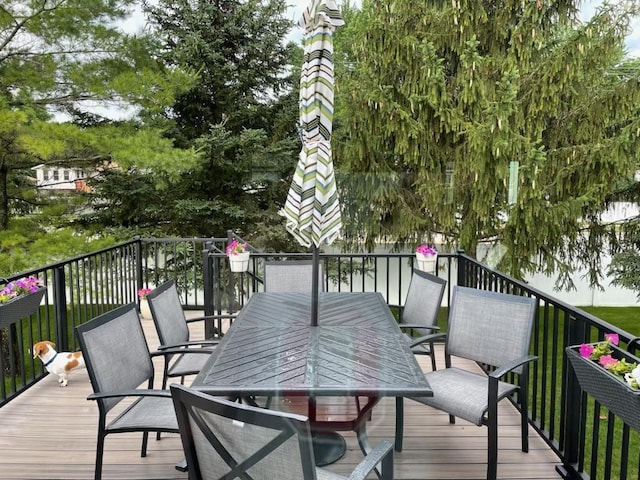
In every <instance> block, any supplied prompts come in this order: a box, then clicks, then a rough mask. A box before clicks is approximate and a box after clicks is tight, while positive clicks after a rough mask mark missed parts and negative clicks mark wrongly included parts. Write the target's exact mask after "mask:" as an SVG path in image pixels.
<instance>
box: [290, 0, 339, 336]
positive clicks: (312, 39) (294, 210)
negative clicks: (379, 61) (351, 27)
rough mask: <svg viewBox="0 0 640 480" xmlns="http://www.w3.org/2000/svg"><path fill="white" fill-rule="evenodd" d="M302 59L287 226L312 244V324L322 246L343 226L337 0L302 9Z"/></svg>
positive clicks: (305, 243)
mask: <svg viewBox="0 0 640 480" xmlns="http://www.w3.org/2000/svg"><path fill="white" fill-rule="evenodd" d="M300 23H301V25H302V26H303V28H304V30H305V33H304V41H303V43H304V63H303V65H302V73H301V76H300V105H299V106H300V129H301V135H302V150H301V151H300V158H299V160H298V164H297V167H296V171H295V174H294V176H293V181H292V182H291V188H290V189H289V194H288V195H287V199H286V202H285V206H284V209H283V215H284V216H285V218H286V221H287V224H286V226H287V230H288V231H289V232H290V233H291V234H292V235H293V236H294V237H295V238H296V239H297V240H298V241H299V242H300V244H301V245H303V246H307V247H308V246H312V247H313V254H314V255H313V257H314V262H313V264H314V272H313V280H312V281H313V286H312V304H311V323H312V325H317V323H318V290H319V286H318V275H317V269H318V263H319V258H318V248H319V247H320V245H322V244H327V245H329V244H331V243H332V242H333V241H334V240H335V239H336V238H337V236H338V234H339V232H340V228H341V227H342V219H341V216H340V203H339V199H338V191H337V188H336V181H335V174H334V171H333V161H332V159H331V130H332V123H333V97H334V76H333V32H334V31H335V29H336V28H337V27H339V26H341V25H343V24H344V22H343V20H342V17H341V15H340V10H339V9H338V6H337V4H336V2H335V1H334V0H312V1H311V3H310V5H309V6H308V7H307V9H306V10H305V11H304V13H303V16H302V19H301V22H300Z"/></svg>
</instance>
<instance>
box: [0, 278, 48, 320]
mask: <svg viewBox="0 0 640 480" xmlns="http://www.w3.org/2000/svg"><path fill="white" fill-rule="evenodd" d="M46 291H47V289H46V288H45V287H40V288H39V289H38V290H36V291H35V292H30V293H26V294H22V295H19V296H17V297H14V298H12V299H11V300H9V301H8V302H5V303H0V328H3V327H6V326H7V325H11V324H12V323H16V322H18V321H19V320H21V319H23V318H25V317H28V316H29V315H32V314H34V313H35V312H36V310H38V307H40V302H41V301H42V297H44V294H45V292H46Z"/></svg>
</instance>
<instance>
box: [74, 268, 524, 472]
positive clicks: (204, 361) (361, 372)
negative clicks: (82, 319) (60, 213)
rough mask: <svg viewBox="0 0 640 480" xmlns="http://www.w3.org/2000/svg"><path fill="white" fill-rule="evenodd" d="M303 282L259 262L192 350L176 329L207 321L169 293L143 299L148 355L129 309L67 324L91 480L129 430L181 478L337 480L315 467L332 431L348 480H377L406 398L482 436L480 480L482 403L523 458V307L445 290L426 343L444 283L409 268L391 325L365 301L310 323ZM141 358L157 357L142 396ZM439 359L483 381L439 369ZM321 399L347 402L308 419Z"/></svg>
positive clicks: (303, 277) (170, 289)
mask: <svg viewBox="0 0 640 480" xmlns="http://www.w3.org/2000/svg"><path fill="white" fill-rule="evenodd" d="M314 272H315V273H317V274H319V275H323V274H324V273H323V272H322V271H321V270H320V272H318V271H317V268H316V269H315V270H314V269H313V265H312V262H307V261H272V262H265V269H264V283H263V289H262V290H261V291H259V292H256V293H253V294H252V295H251V296H250V298H249V301H248V302H247V303H246V305H245V306H244V307H243V308H242V309H241V310H240V312H238V314H237V316H236V317H235V318H234V319H233V321H232V322H231V324H230V327H229V328H228V329H226V330H225V331H216V332H215V336H214V337H213V338H209V339H206V340H200V339H197V340H196V339H193V338H190V329H189V324H190V322H192V321H196V320H198V321H200V320H207V318H198V319H190V320H189V321H188V320H187V319H186V317H185V314H184V311H183V309H182V306H181V304H180V297H179V294H178V290H177V287H176V284H175V283H174V282H173V281H168V282H166V283H164V284H162V285H160V286H158V287H156V288H155V289H153V290H152V291H151V292H150V293H149V294H148V296H147V300H148V302H149V306H150V309H151V314H152V318H153V321H154V324H155V327H156V330H157V333H158V337H159V340H160V346H159V348H158V349H157V350H156V351H152V352H150V351H149V348H148V343H147V340H146V338H145V334H144V332H143V328H142V325H141V322H140V318H139V314H138V311H137V306H136V304H135V303H132V304H129V305H125V306H122V307H119V308H116V309H114V310H112V311H109V312H107V313H104V314H102V315H100V316H98V317H96V318H94V319H93V320H91V321H89V322H86V323H84V324H81V325H79V326H78V327H76V333H77V336H78V340H79V343H80V346H81V348H82V350H83V353H84V355H85V362H86V364H87V369H88V372H89V377H90V380H91V384H92V387H93V390H94V393H93V394H91V395H90V397H89V399H90V400H95V401H96V402H97V405H98V408H99V421H98V442H97V452H96V465H95V478H96V479H100V478H101V475H102V463H103V451H104V443H105V437H106V436H107V435H109V434H113V433H121V432H134V431H140V432H143V441H142V448H141V455H142V456H145V455H146V451H147V447H148V436H149V434H150V433H156V436H157V438H158V439H160V437H161V434H162V433H164V432H169V433H177V434H179V435H180V438H181V441H182V445H183V450H184V455H185V459H184V461H183V462H180V463H179V464H177V465H176V468H178V469H181V470H186V471H187V472H188V475H189V478H193V479H196V478H198V479H199V478H205V479H209V478H211V479H214V478H215V479H218V478H266V477H267V476H269V477H271V478H291V479H294V478H295V479H300V478H304V479H314V478H329V479H333V478H336V479H337V478H345V477H342V476H340V475H337V474H335V473H333V472H330V471H328V470H326V469H325V468H322V467H325V466H327V465H331V464H332V463H334V462H337V461H338V460H339V459H340V458H342V456H343V455H344V453H345V449H346V445H345V441H344V438H343V437H342V435H340V433H339V432H347V431H352V432H355V434H356V438H357V442H358V445H359V447H360V449H361V451H362V454H363V459H362V461H361V463H360V464H359V465H358V466H357V467H356V468H355V470H354V472H353V474H352V475H351V477H350V478H373V477H372V476H377V477H378V478H381V479H391V478H394V475H393V456H394V450H395V451H402V448H403V427H404V422H405V419H404V418H403V406H404V399H405V398H407V399H410V401H416V402H419V403H422V404H425V405H427V406H430V407H433V408H436V409H438V410H441V411H444V412H446V413H448V414H449V420H450V422H451V423H453V422H454V421H455V417H458V418H461V419H464V420H467V421H469V422H471V423H473V424H476V425H479V426H481V425H486V426H487V427H488V436H487V439H488V443H487V478H488V479H495V478H496V476H497V465H498V463H497V452H498V450H497V441H498V436H497V428H498V423H497V403H498V402H499V401H500V400H502V399H504V398H506V397H510V398H512V399H513V400H514V401H517V402H518V403H519V407H520V411H521V412H522V418H521V421H522V430H521V440H522V451H524V452H526V451H527V450H528V438H527V432H528V428H527V417H526V415H527V404H526V399H527V397H528V395H527V390H526V389H527V383H528V382H527V366H528V365H529V363H530V362H532V361H534V360H535V357H533V356H531V355H529V342H530V337H531V331H532V326H533V321H534V316H535V312H536V300H535V299H533V298H530V297H525V296H518V295H512V294H506V293H497V292H490V291H484V290H478V289H473V288H467V287H459V286H456V287H454V288H453V294H452V299H451V303H450V307H449V314H448V322H447V329H446V330H447V331H446V333H445V332H440V331H439V329H438V327H437V317H438V313H439V311H440V308H441V305H442V299H443V294H444V291H445V286H446V281H445V280H443V279H441V278H439V277H438V276H436V275H434V274H432V273H427V272H423V271H419V270H414V272H413V274H412V277H411V283H410V285H409V288H408V292H407V295H406V298H405V299H404V302H403V305H402V307H401V308H400V310H399V316H398V318H396V317H395V316H394V315H393V313H392V311H391V309H390V308H389V306H388V305H387V303H386V302H385V300H384V298H383V296H382V295H381V294H379V293H375V292H367V293H364V292H363V293H354V292H349V293H343V292H325V291H321V292H319V294H318V301H317V309H318V311H317V325H314V324H312V323H311V317H312V311H311V310H312V308H314V307H312V301H311V300H312V299H311V297H312V295H311V291H310V280H311V278H312V275H314ZM318 284H320V285H323V284H324V283H323V282H318ZM435 342H444V348H445V362H444V365H437V364H436V363H437V362H436V356H435V351H434V343H435ZM418 355H427V356H429V357H430V363H431V369H429V370H428V371H426V372H424V371H423V369H422V368H421V366H420V364H419V363H418V361H417V360H416V356H418ZM155 357H162V359H163V372H162V386H161V388H156V389H154V362H153V359H154V358H155ZM453 357H462V358H465V359H468V360H472V361H475V362H478V364H480V365H483V366H484V367H485V370H484V371H473V372H471V371H467V370H463V369H461V368H458V367H456V366H452V358H453ZM507 374H508V375H507ZM185 377H187V378H188V379H189V385H188V386H187V385H185V383H186V382H185ZM516 392H517V393H518V394H517V395H514V393H516ZM294 397H296V398H301V399H304V402H305V405H306V407H307V408H306V410H307V411H306V412H305V413H304V414H301V413H300V412H297V413H296V412H290V411H286V409H283V408H281V406H282V402H279V401H278V400H279V399H282V398H294ZM326 397H341V398H344V399H345V400H349V401H353V402H354V403H355V405H356V410H355V411H356V412H357V413H356V415H354V417H353V418H344V419H343V418H341V419H339V420H333V419H325V418H320V417H318V416H317V412H316V409H317V402H318V401H319V400H321V399H322V398H326ZM384 397H392V398H395V410H396V415H395V417H396V419H395V438H394V439H388V440H384V441H382V442H379V443H378V444H377V445H371V444H370V442H369V438H368V434H367V424H368V423H370V422H371V421H372V419H373V418H375V415H376V409H375V407H376V405H378V404H379V402H380V400H381V399H383V398H384ZM123 400H125V401H124V402H123ZM123 405H125V406H124V407H123ZM116 407H118V408H116ZM114 412H115V413H114ZM283 470H284V471H283Z"/></svg>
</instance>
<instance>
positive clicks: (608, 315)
mask: <svg viewBox="0 0 640 480" xmlns="http://www.w3.org/2000/svg"><path fill="white" fill-rule="evenodd" d="M578 308H580V309H581V310H584V311H585V312H588V313H590V314H591V315H594V316H596V317H598V318H600V319H602V320H604V321H605V322H609V323H610V324H612V325H615V326H616V327H618V328H621V329H622V330H626V331H627V332H629V333H631V334H633V335H635V336H638V337H640V307H578Z"/></svg>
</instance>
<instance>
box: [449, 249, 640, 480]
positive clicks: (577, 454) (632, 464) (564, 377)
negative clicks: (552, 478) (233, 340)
mask: <svg viewBox="0 0 640 480" xmlns="http://www.w3.org/2000/svg"><path fill="white" fill-rule="evenodd" d="M458 266H459V270H458V283H459V284H461V285H466V286H470V287H475V288H481V289H485V290H493V291H502V292H508V293H514V294H517V295H526V296H530V297H534V298H536V299H537V300H538V317H537V322H536V325H535V326H534V331H533V337H532V345H531V350H532V353H533V354H534V355H537V356H538V357H539V359H538V361H537V362H535V363H534V365H533V368H532V372H531V374H530V377H531V380H530V382H531V388H530V392H531V398H530V399H529V405H530V408H531V411H530V415H529V418H530V423H531V425H532V426H533V427H534V428H535V429H536V430H537V431H538V433H539V434H540V435H541V436H542V438H544V439H545V441H546V442H547V443H548V445H549V446H550V447H551V448H552V449H553V450H554V451H555V452H556V453H557V454H558V456H559V457H560V459H561V461H562V464H561V465H559V466H558V468H557V471H558V473H559V474H560V475H561V476H562V477H564V478H572V479H586V478H592V479H605V480H608V479H612V478H615V479H620V480H624V479H627V478H634V479H637V478H639V477H640V463H639V461H638V459H639V454H640V434H639V433H638V432H636V431H634V430H632V429H630V428H629V427H628V426H626V425H624V424H623V422H622V421H621V420H620V419H619V418H616V416H615V415H614V414H613V413H611V412H609V411H608V410H607V409H606V408H605V407H604V406H602V405H599V404H598V402H596V401H595V400H594V399H593V398H591V397H590V396H588V395H587V394H585V393H583V392H582V391H581V389H580V386H579V385H578V382H577V379H576V378H575V374H574V372H573V370H572V369H571V367H570V365H569V363H568V361H567V359H566V357H565V355H564V351H565V348H566V347H567V346H572V345H580V344H582V343H590V342H594V341H598V340H603V339H604V334H605V333H617V334H618V335H619V337H620V345H621V346H623V348H624V346H625V345H629V343H630V342H631V341H632V340H633V339H634V338H635V337H634V336H633V335H631V334H630V333H629V332H626V331H624V330H621V329H619V328H618V327H616V326H614V325H612V324H610V323H608V322H605V321H603V320H601V319H599V318H597V317H595V316H593V315H591V314H589V313H587V312H585V311H583V310H581V309H579V308H576V307H574V306H571V305H568V304H566V303H564V302H562V301H560V300H558V299H556V298H554V297H551V296H549V295H547V294H545V293H544V292H541V291H540V290H537V289H535V288H532V287H531V286H529V285H527V284H525V283H523V282H519V281H516V280H514V279H512V278H510V277H508V276H506V275H503V274H501V273H500V272H496V271H494V270H492V269H490V268H488V267H486V266H484V265H482V264H480V263H478V262H477V261H475V260H474V259H472V258H470V257H467V256H465V255H464V254H461V255H460V256H459V257H458ZM638 415H640V412H638Z"/></svg>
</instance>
